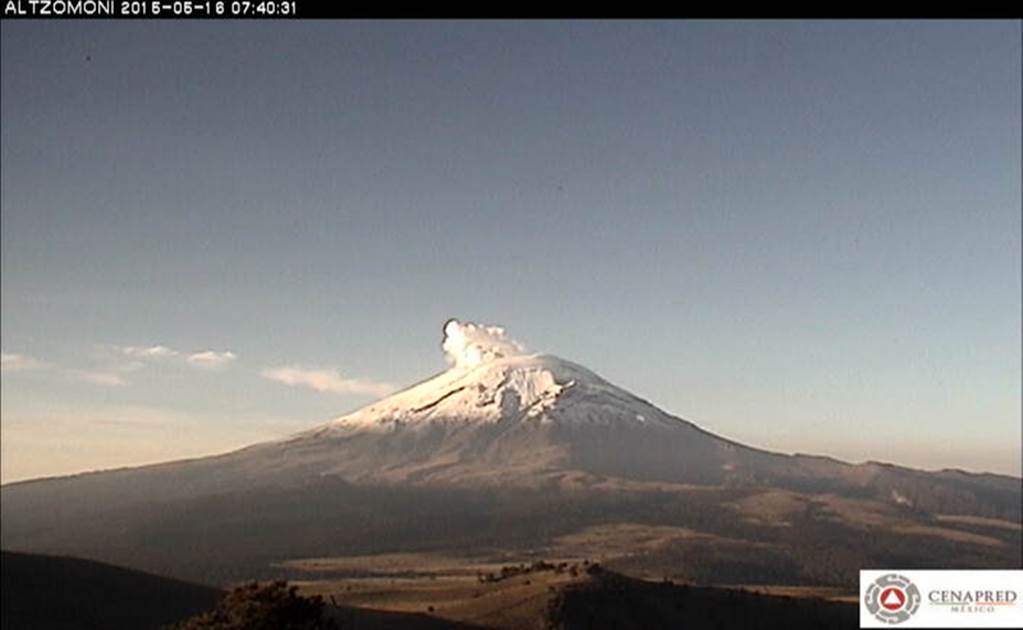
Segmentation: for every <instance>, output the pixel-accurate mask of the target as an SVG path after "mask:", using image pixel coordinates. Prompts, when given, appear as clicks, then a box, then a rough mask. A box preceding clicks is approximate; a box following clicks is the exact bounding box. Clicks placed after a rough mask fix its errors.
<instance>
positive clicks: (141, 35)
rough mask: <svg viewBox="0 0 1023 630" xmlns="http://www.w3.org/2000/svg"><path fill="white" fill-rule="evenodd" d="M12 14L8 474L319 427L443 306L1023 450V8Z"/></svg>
mask: <svg viewBox="0 0 1023 630" xmlns="http://www.w3.org/2000/svg"><path fill="white" fill-rule="evenodd" d="M0 29H2V33H0V35H2V38H0V47H2V91H0V104H2V125H0V127H2V135H0V158H2V175H0V193H2V194H0V213H2V214H0V220H2V255H0V263H2V266H0V273H2V326H0V333H2V335H0V336H2V339H0V341H2V349H3V352H4V369H3V377H2V407H0V411H2V425H0V426H2V449H3V453H2V454H3V466H2V477H3V480H4V481H11V480H15V479H19V478H27V477H34V476H39V475H47V474H58V473H66V472H74V471H79V470H85V469H92V468H100V467H110V466H119V465H126V464H137V463H145V462H152V461H160V460H163V459H169V458H173V457H181V456H188V455H199V454H204V453H210V452H217V451H222V450H225V449H228V448H232V447H235V446H241V445H244V444H248V443H251V442H253V441H256V440H260V439H268V438H272V437H276V436H282V435H285V434H287V433H289V432H292V431H297V430H300V429H304V428H306V427H309V426H312V425H314V424H316V423H319V422H322V421H324V420H327V419H329V418H331V417H334V416H337V415H340V414H341V413H343V412H346V411H349V410H351V409H353V408H356V407H358V406H360V405H362V404H364V403H366V402H369V401H371V400H372V399H373V398H374V397H375V396H378V395H380V394H381V393H382V392H384V391H386V390H387V388H388V387H389V386H390V387H395V386H403V385H406V384H409V383H411V382H414V381H417V380H420V379H422V378H424V377H425V376H428V375H430V374H432V373H434V372H436V371H439V370H441V369H443V368H444V361H443V356H442V354H441V352H440V349H439V344H440V331H441V326H442V324H443V322H444V321H445V320H446V319H447V318H449V317H459V318H462V319H468V320H473V321H479V322H483V323H495V324H501V325H503V326H505V327H506V328H507V329H508V331H509V333H510V334H511V335H513V336H514V337H516V338H517V339H519V340H521V341H522V342H523V343H525V345H526V346H527V347H528V348H530V349H532V350H538V351H546V352H551V353H554V354H558V355H560V356H564V357H566V358H569V359H572V360H575V361H577V362H580V363H583V364H585V365H587V366H588V367H590V368H591V369H593V370H595V371H596V372H598V373H600V374H601V375H603V376H604V377H606V378H608V379H609V380H612V381H614V382H616V383H618V384H619V385H622V386H624V387H626V388H628V389H630V390H632V391H633V392H635V393H636V394H638V395H641V396H643V397H645V398H647V399H649V400H651V401H652V402H654V403H656V404H658V405H659V406H661V407H663V408H664V409H666V410H668V411H670V412H672V413H675V414H677V415H680V416H682V417H685V418H687V419H690V420H693V421H695V422H697V423H699V424H701V425H703V426H704V427H706V428H708V429H710V430H712V431H715V432H718V433H720V434H723V435H725V436H728V437H730V438H734V439H737V440H741V441H744V442H747V443H750V444H753V445H757V446H762V447H767V448H773V449H777V450H781V451H785V452H795V451H799V452H815V453H824V454H831V455H834V456H837V457H841V458H844V459H848V460H852V461H864V460H868V459H877V460H885V461H894V462H897V463H902V464H907V465H913V466H919V467H925V468H943V467H961V468H966V469H970V470H993V471H999V472H1008V473H1013V474H1019V472H1020V441H1021V435H1020V396H1021V391H1020V381H1021V370H1020V363H1021V352H1020V347H1021V338H1020V324H1021V298H1020V285H1021V278H1020V265H1021V254H1020V232H1021V225H1020V207H1021V193H1020V169H1021V162H1020V151H1021V141H1020V137H1021V129H1020V116H1021V105H1020V73H1021V63H1020V56H1021V44H1020V24H1019V22H942V21H928V22H827V23H813V22H809V23H803V22H781V23H771V22H751V23H742V22H730V23H716V22H660V23H602V22H582V23H557V22H525V23H513V22H511V23H472V22H450V23H449V22H428V23H408V22H391V23H376V22H353V23H344V22H328V21H320V22H275V23H257V22H240V23H227V22H219V23H212V22H208V23H172V22H160V23H129V22H121V23H100V22H94V23H70V22H65V23H58V22H49V23H23V22H18V23H12V22H4V23H3V24H2V26H0ZM156 346H162V347H163V348H164V350H152V348H154V347H156ZM145 349H150V352H148V353H147V352H145ZM205 353H212V354H205ZM202 357H205V360H204V359H203V358H202ZM271 377H273V378H271Z"/></svg>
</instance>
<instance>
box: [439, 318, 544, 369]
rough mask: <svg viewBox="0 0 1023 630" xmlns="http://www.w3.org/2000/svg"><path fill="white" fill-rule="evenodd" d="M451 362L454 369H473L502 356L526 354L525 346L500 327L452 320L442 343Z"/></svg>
mask: <svg viewBox="0 0 1023 630" xmlns="http://www.w3.org/2000/svg"><path fill="white" fill-rule="evenodd" d="M441 347H442V348H443V349H444V354H445V355H447V359H448V362H449V363H451V365H453V366H455V367H460V368H467V367H474V366H477V365H479V364H481V363H485V362H487V361H492V360H494V359H499V358H501V357H511V356H515V355H519V354H522V353H524V352H525V350H526V349H525V347H524V346H523V345H522V344H520V343H519V342H517V341H515V340H514V339H512V338H511V337H509V336H508V335H507V333H505V331H504V328H501V327H500V326H487V325H484V324H475V323H473V322H460V321H458V320H457V319H449V320H448V321H447V323H446V324H444V341H443V342H442V343H441Z"/></svg>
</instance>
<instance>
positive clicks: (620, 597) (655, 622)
mask: <svg viewBox="0 0 1023 630" xmlns="http://www.w3.org/2000/svg"><path fill="white" fill-rule="evenodd" d="M547 623H548V627H549V628H552V629H557V630H576V629H578V630H584V629H585V630H611V629H620V628H635V629H640V628H650V629H655V628H686V629H687V630H715V629H718V628H744V629H745V630H759V629H763V630H773V629H774V628H787V629H788V630H810V629H816V628H819V629H821V630H824V629H826V628H827V629H830V628H855V627H856V626H857V625H858V624H857V608H856V605H855V604H851V603H843V602H831V601H825V600H822V599H815V598H793V597H780V596H774V595H759V594H755V593H750V592H746V591H736V590H730V589H719V588H705V587H695V586H685V585H681V586H679V585H674V584H670V583H655V582H645V581H642V580H636V579H632V578H628V577H625V576H622V575H619V574H617V573H611V572H607V571H604V572H601V573H598V574H597V575H595V576H593V578H592V579H590V580H588V581H585V582H581V583H578V584H571V585H568V586H566V587H565V588H563V589H562V590H561V591H559V592H558V594H557V595H556V596H555V597H553V598H552V600H551V602H550V604H549V607H548V610H547Z"/></svg>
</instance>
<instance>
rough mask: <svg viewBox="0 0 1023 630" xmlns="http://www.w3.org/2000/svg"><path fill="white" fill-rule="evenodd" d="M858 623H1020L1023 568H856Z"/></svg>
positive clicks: (929, 625) (954, 625) (869, 625)
mask: <svg viewBox="0 0 1023 630" xmlns="http://www.w3.org/2000/svg"><path fill="white" fill-rule="evenodd" d="M892 591H897V592H892ZM884 602H886V603H887V606H886V605H885V604H884ZM860 627H861V628H892V627H896V628H1023V571H1019V570H1012V571H1002V570H992V571H987V570H984V571H921V570H916V569H876V570H874V569H871V570H863V571H860Z"/></svg>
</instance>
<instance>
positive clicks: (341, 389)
mask: <svg viewBox="0 0 1023 630" xmlns="http://www.w3.org/2000/svg"><path fill="white" fill-rule="evenodd" d="M261 374H262V376H263V378H267V379H270V380H271V381H277V382H278V383H284V384H285V385H290V386H292V387H307V388H309V389H312V390H315V391H318V392H325V393H331V394H368V395H371V396H386V395H387V394H390V393H391V392H393V391H394V389H395V388H394V386H393V385H391V384H390V383H380V382H377V381H370V380H365V379H361V378H345V377H343V376H341V373H340V372H338V371H337V370H336V369H334V368H305V367H302V366H300V365H285V366H282V367H277V368H269V369H266V370H263V371H262V372H261Z"/></svg>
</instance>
